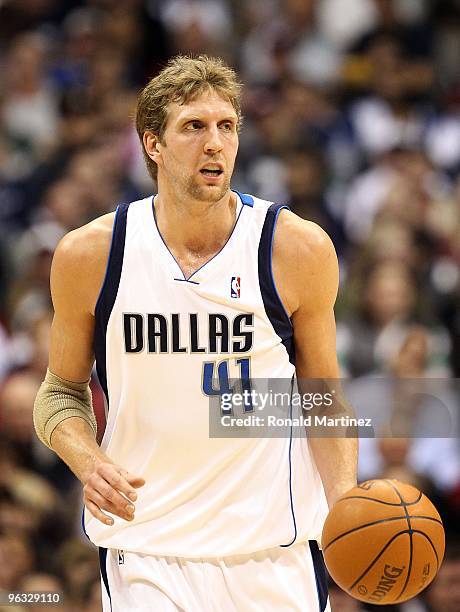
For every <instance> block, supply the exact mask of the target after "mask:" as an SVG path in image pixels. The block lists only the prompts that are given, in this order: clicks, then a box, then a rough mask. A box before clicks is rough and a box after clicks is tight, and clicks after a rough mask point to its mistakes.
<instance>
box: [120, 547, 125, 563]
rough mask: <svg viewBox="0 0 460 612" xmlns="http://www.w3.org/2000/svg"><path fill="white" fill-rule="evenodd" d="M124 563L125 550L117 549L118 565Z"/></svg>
mask: <svg viewBox="0 0 460 612" xmlns="http://www.w3.org/2000/svg"><path fill="white" fill-rule="evenodd" d="M124 564H125V551H124V550H118V565H124Z"/></svg>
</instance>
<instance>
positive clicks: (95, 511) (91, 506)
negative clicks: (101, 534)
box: [85, 500, 113, 525]
mask: <svg viewBox="0 0 460 612" xmlns="http://www.w3.org/2000/svg"><path fill="white" fill-rule="evenodd" d="M85 506H86V507H87V508H88V510H89V512H90V513H91V514H92V515H93V516H94V518H97V519H98V520H99V521H101V523H105V525H113V518H111V517H110V516H107V514H105V513H104V512H102V510H101V509H100V508H98V507H97V506H96V504H95V503H93V502H92V501H89V500H86V501H85Z"/></svg>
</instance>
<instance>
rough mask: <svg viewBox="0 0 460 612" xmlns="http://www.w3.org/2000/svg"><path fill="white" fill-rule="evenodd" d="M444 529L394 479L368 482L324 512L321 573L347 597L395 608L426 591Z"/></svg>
mask: <svg viewBox="0 0 460 612" xmlns="http://www.w3.org/2000/svg"><path fill="white" fill-rule="evenodd" d="M444 545H445V538H444V528H443V525H442V521H441V517H440V516H439V513H438V512H437V510H436V508H435V507H434V505H433V504H432V503H431V501H430V500H429V499H428V498H427V497H426V496H425V495H424V494H423V493H422V492H421V491H419V490H418V489H416V488H415V487H413V486H411V485H408V484H404V483H402V482H399V481H398V480H368V481H366V482H363V483H362V484H360V485H358V486H357V487H355V488H353V489H351V490H350V491H348V492H347V493H346V494H345V495H344V496H343V497H341V498H340V499H339V500H338V501H337V502H336V504H335V505H334V506H333V508H332V509H331V511H330V512H329V514H328V516H327V519H326V522H325V524H324V529H323V536H322V548H323V554H324V560H325V562H326V566H327V569H328V570H329V573H330V574H331V576H332V578H333V579H334V580H335V582H336V583H337V584H338V585H339V586H340V587H341V588H342V589H343V590H344V591H346V592H347V593H348V594H349V595H351V596H353V597H355V598H356V599H360V600H361V601H365V602H368V603H372V604H380V605H383V604H395V603H400V602H403V601H406V600H408V599H410V598H411V597H415V595H417V594H418V593H420V591H422V590H423V589H424V588H425V587H427V586H428V585H429V584H430V582H431V581H432V580H433V578H434V577H435V576H436V573H437V571H438V569H439V567H440V565H441V562H442V559H443V556H444Z"/></svg>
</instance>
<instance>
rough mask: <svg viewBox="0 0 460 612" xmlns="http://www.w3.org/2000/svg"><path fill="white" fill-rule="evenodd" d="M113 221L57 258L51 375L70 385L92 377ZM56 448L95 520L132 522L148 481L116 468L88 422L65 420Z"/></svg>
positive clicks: (75, 236) (100, 223)
mask: <svg viewBox="0 0 460 612" xmlns="http://www.w3.org/2000/svg"><path fill="white" fill-rule="evenodd" d="M113 219H114V215H113V214H110V215H105V216H104V217H101V218H99V219H96V220H95V221H93V222H92V223H90V224H88V225H86V226H84V227H82V228H79V229H77V230H75V231H73V232H70V233H69V234H67V236H65V237H64V238H63V239H62V241H61V242H60V243H59V245H58V247H57V249H56V252H55V254H54V258H53V264H52V268H51V295H52V299H53V305H54V319H53V323H52V328H51V344H50V355H49V371H50V372H51V373H52V374H54V375H55V376H57V377H59V379H61V380H62V381H64V382H66V381H68V382H69V383H70V385H72V383H74V384H75V383H77V384H78V383H85V382H88V381H89V378H90V376H91V370H92V367H93V363H94V354H93V336H94V310H95V305H96V301H97V298H98V295H99V292H100V289H101V286H102V283H103V279H104V274H105V269H106V265H107V260H108V255H109V250H110V242H111V234H112V227H113ZM45 385H46V381H45V383H44V384H43V385H42V387H41V390H40V392H39V395H38V396H37V402H36V407H35V411H37V407H38V406H39V404H40V402H39V401H38V400H39V399H40V394H42V397H41V399H42V400H43V398H44V397H45V395H44V391H45V390H46V387H45ZM48 389H49V388H48ZM64 392H65V386H64ZM61 393H62V391H61ZM46 401H53V394H52V393H51V394H50V393H49V392H48V393H47V395H46ZM35 416H36V415H35ZM50 446H51V448H52V449H53V450H54V451H55V452H56V453H57V454H58V455H59V456H60V457H61V458H62V459H63V461H65V463H67V465H68V466H69V467H70V469H71V470H72V471H73V472H74V474H75V475H76V476H77V478H78V479H79V480H80V481H81V482H82V484H83V492H84V502H85V505H86V507H87V508H88V510H89V512H91V514H92V515H93V516H95V517H96V518H97V519H99V520H100V521H102V522H104V523H106V524H111V523H112V522H113V521H112V519H111V518H110V517H109V516H108V515H107V514H106V513H105V511H108V512H110V513H111V514H114V515H117V516H120V517H121V518H124V519H127V520H131V519H132V517H133V509H134V507H133V505H132V504H131V503H130V502H129V501H128V499H127V498H128V497H129V498H130V499H131V500H132V501H135V499H136V497H137V495H136V492H135V488H137V487H140V486H142V485H143V484H144V480H143V479H142V478H139V477H137V476H135V475H133V474H129V473H128V472H127V471H126V470H124V469H123V468H122V467H120V466H117V465H115V464H114V463H113V461H111V459H110V458H109V457H107V455H106V454H105V453H103V452H102V450H101V449H100V447H99V445H98V444H97V441H96V438H95V434H94V431H93V429H92V427H91V426H90V425H89V424H88V422H87V421H86V420H85V419H84V418H80V417H78V416H71V417H69V418H65V419H64V420H61V421H60V422H59V424H58V425H57V426H56V427H55V428H54V429H53V431H52V433H51V436H50Z"/></svg>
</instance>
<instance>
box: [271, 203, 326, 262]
mask: <svg viewBox="0 0 460 612" xmlns="http://www.w3.org/2000/svg"><path fill="white" fill-rule="evenodd" d="M275 248H277V250H278V251H280V253H281V256H282V257H285V258H286V259H288V260H291V261H292V260H293V259H294V260H296V259H297V260H299V259H300V260H301V261H302V264H303V265H305V264H308V262H311V263H312V264H321V263H322V262H323V261H324V260H326V259H329V258H331V257H332V258H334V259H335V258H336V255H335V249H334V245H333V243H332V240H331V239H330V237H329V235H328V234H327V232H326V231H325V230H324V229H323V228H322V227H320V226H319V225H318V224H317V223H314V222H313V221H308V220H306V219H302V218H301V217H299V216H298V215H296V214H295V213H293V212H292V211H290V210H288V209H286V208H284V209H282V210H281V211H280V213H279V217H278V220H277V224H276V228H275Z"/></svg>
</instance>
